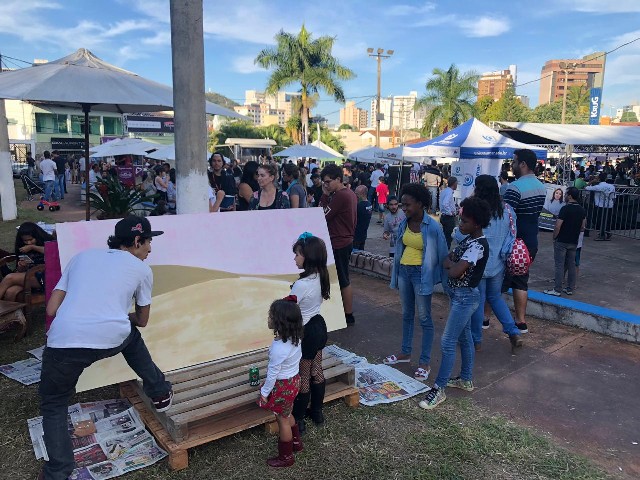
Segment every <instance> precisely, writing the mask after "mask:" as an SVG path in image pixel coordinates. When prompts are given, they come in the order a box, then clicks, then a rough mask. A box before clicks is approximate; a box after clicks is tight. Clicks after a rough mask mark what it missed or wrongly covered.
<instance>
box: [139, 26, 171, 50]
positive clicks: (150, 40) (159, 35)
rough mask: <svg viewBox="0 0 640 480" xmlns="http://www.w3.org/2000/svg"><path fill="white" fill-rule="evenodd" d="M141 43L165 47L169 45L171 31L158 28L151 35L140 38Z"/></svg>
mask: <svg viewBox="0 0 640 480" xmlns="http://www.w3.org/2000/svg"><path fill="white" fill-rule="evenodd" d="M142 43H143V44H145V45H150V46H157V47H165V46H167V45H171V32H170V31H169V30H160V31H158V32H156V34H155V35H154V36H153V37H146V38H143V39H142Z"/></svg>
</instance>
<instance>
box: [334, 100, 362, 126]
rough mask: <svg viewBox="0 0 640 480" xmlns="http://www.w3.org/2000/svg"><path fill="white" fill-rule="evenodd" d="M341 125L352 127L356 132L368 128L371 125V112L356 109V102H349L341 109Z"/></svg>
mask: <svg viewBox="0 0 640 480" xmlns="http://www.w3.org/2000/svg"><path fill="white" fill-rule="evenodd" d="M340 125H351V126H352V127H354V128H355V129H356V130H360V129H362V128H367V126H368V125H369V112H367V111H366V110H365V109H363V108H358V107H356V102H353V101H350V102H347V103H346V104H345V106H344V108H341V109H340Z"/></svg>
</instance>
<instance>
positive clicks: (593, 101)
mask: <svg viewBox="0 0 640 480" xmlns="http://www.w3.org/2000/svg"><path fill="white" fill-rule="evenodd" d="M601 104H602V88H601V87H598V88H592V89H591V97H590V106H589V125H599V124H600V105H601Z"/></svg>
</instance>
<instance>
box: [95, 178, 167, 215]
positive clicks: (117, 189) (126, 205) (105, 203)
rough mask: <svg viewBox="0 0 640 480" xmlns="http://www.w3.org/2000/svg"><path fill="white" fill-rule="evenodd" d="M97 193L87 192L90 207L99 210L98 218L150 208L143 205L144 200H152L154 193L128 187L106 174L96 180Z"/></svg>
mask: <svg viewBox="0 0 640 480" xmlns="http://www.w3.org/2000/svg"><path fill="white" fill-rule="evenodd" d="M96 190H97V191H98V192H99V193H95V192H89V201H90V205H91V207H93V208H95V209H96V210H99V211H100V212H101V213H100V215H99V218H101V219H106V218H124V217H126V216H127V215H129V214H131V213H132V212H133V211H134V210H152V209H151V208H148V207H144V206H143V205H142V204H143V203H145V202H152V201H153V200H154V199H155V197H156V196H155V195H151V196H148V195H146V193H145V192H143V191H140V190H136V189H130V188H128V187H126V186H124V185H123V184H122V183H120V181H119V180H118V179H117V178H115V177H112V176H111V175H108V176H107V177H105V178H103V179H100V180H98V181H97V182H96Z"/></svg>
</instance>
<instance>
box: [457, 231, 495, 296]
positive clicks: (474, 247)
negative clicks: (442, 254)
mask: <svg viewBox="0 0 640 480" xmlns="http://www.w3.org/2000/svg"><path fill="white" fill-rule="evenodd" d="M452 260H453V261H454V262H458V261H460V260H466V261H467V262H469V268H467V269H466V270H465V272H464V273H463V274H462V276H461V277H460V278H449V287H451V288H461V287H471V288H473V287H477V286H478V284H479V283H480V280H482V275H484V268H485V267H486V266H487V260H489V242H487V239H486V238H485V237H484V235H483V236H482V237H478V238H471V235H469V236H467V237H465V238H464V240H462V241H461V242H460V243H459V244H458V246H457V247H456V248H455V249H454V250H453V252H452Z"/></svg>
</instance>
